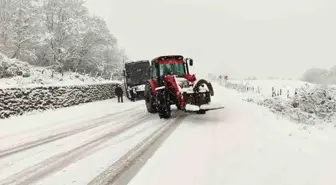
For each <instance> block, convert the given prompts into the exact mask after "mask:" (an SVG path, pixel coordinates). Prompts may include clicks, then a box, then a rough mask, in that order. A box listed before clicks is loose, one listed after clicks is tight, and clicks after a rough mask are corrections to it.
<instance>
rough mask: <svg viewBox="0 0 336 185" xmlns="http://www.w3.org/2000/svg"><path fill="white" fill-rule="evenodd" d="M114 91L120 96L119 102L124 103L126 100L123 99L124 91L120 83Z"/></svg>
mask: <svg viewBox="0 0 336 185" xmlns="http://www.w3.org/2000/svg"><path fill="white" fill-rule="evenodd" d="M114 93H115V95H116V96H117V97H118V103H120V102H121V103H123V102H124V100H123V94H124V91H123V90H122V88H121V86H120V85H119V84H118V85H117V87H116V88H115V90H114Z"/></svg>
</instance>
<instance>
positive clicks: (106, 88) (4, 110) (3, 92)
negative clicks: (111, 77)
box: [0, 83, 116, 119]
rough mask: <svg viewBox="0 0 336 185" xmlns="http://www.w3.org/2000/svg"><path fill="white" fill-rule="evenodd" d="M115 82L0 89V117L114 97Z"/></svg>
mask: <svg viewBox="0 0 336 185" xmlns="http://www.w3.org/2000/svg"><path fill="white" fill-rule="evenodd" d="M115 86H116V84H112V83H111V84H97V85H78V86H55V87H53V86H51V87H35V88H9V89H0V119H4V118H8V117H10V116H13V115H22V114H24V113H28V112H31V111H42V110H47V109H57V108H62V107H69V106H73V105H78V104H82V103H88V102H94V101H99V100H106V99H111V98H114V97H115V94H114V89H115Z"/></svg>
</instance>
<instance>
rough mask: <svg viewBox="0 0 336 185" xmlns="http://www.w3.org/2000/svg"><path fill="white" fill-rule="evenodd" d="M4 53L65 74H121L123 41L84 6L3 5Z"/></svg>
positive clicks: (59, 1)
mask: <svg viewBox="0 0 336 185" xmlns="http://www.w3.org/2000/svg"><path fill="white" fill-rule="evenodd" d="M0 36H1V37H0V52H1V53H3V54H5V55H6V56H7V57H9V58H16V59H19V60H23V61H28V62H30V63H32V64H35V65H42V66H51V67H56V68H59V69H62V70H69V69H70V70H76V69H78V68H79V69H83V70H86V71H89V70H90V71H99V72H104V71H111V72H112V71H116V70H117V68H120V67H121V63H122V62H121V61H122V59H121V57H120V56H119V55H120V50H119V49H118V47H117V39H116V38H115V37H114V36H113V35H112V34H111V33H110V31H109V30H108V28H107V25H106V23H105V21H104V20H102V19H101V18H99V17H94V16H90V15H89V12H88V9H87V8H86V7H85V6H84V0H0Z"/></svg>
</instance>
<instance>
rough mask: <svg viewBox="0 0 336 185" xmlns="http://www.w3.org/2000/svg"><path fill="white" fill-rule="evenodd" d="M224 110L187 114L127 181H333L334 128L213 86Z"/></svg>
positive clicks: (295, 184) (265, 184)
mask: <svg viewBox="0 0 336 185" xmlns="http://www.w3.org/2000/svg"><path fill="white" fill-rule="evenodd" d="M214 89H215V93H216V94H217V95H218V94H220V95H222V97H218V96H217V97H216V99H214V101H221V102H223V103H224V105H225V107H226V108H225V109H224V110H220V111H214V112H208V113H207V115H204V116H203V115H191V116H188V117H187V118H186V119H185V120H184V121H183V124H181V125H180V126H179V128H178V129H176V130H175V131H174V133H172V135H170V137H169V138H168V139H167V140H166V141H165V142H164V144H163V145H162V146H161V147H160V148H159V149H158V150H157V152H156V153H155V155H154V156H153V157H152V158H150V159H149V160H148V162H147V163H146V164H145V165H144V167H143V168H142V169H141V170H140V171H139V172H138V173H137V175H136V176H135V177H134V178H133V179H132V180H131V181H130V183H129V185H157V184H160V185H172V184H181V185H223V184H228V185H270V184H272V185H321V184H323V185H334V184H336V176H335V171H336V160H335V156H336V148H335V146H336V131H335V129H334V128H328V127H325V128H324V129H323V130H321V129H318V128H315V127H308V128H306V129H304V125H296V124H294V123H290V122H288V121H286V120H282V119H281V118H278V119H277V118H276V116H275V115H273V114H272V113H270V112H269V111H268V110H267V109H266V108H262V107H259V106H257V105H254V104H249V103H246V102H243V101H241V98H240V95H239V94H237V93H236V92H235V91H232V90H226V89H222V88H221V89H220V88H219V87H217V86H216V87H215V88H214Z"/></svg>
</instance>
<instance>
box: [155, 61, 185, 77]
mask: <svg viewBox="0 0 336 185" xmlns="http://www.w3.org/2000/svg"><path fill="white" fill-rule="evenodd" d="M160 74H161V75H176V76H181V75H183V74H185V71H184V65H183V63H180V64H160Z"/></svg>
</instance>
